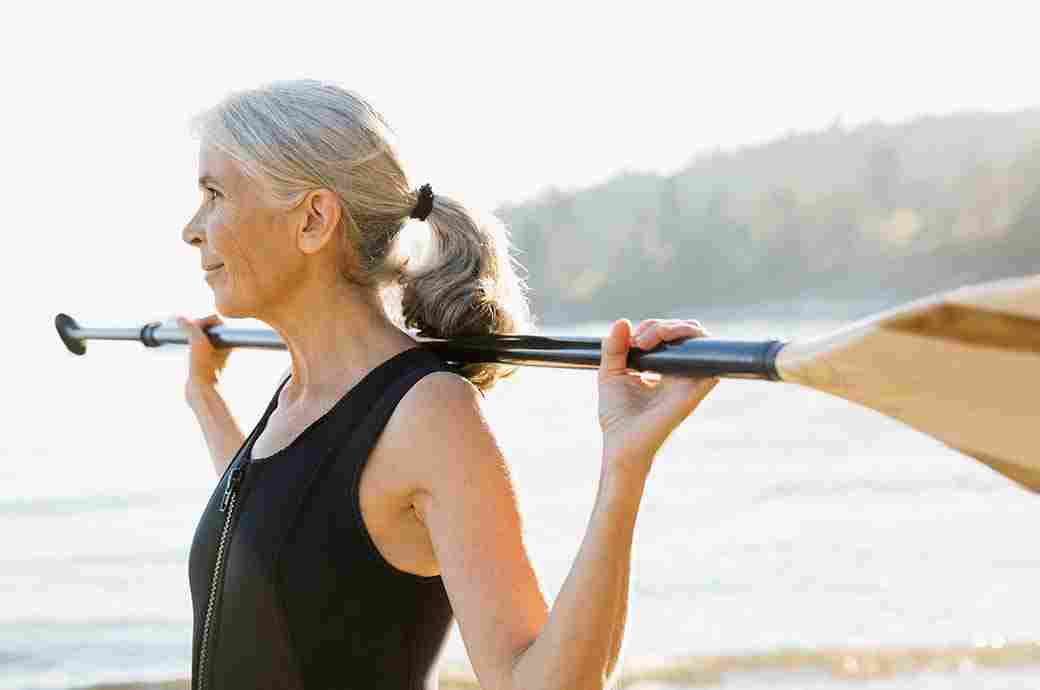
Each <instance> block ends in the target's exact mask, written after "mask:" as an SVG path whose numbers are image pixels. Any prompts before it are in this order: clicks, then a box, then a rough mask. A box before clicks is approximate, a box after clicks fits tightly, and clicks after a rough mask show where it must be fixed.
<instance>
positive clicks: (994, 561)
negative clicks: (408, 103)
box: [0, 319, 1040, 690]
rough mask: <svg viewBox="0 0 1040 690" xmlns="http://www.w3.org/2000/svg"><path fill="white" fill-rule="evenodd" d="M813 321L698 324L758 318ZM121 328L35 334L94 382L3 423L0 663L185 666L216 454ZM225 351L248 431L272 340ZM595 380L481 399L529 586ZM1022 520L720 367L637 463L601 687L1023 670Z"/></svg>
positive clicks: (1036, 660) (104, 669)
mask: <svg viewBox="0 0 1040 690" xmlns="http://www.w3.org/2000/svg"><path fill="white" fill-rule="evenodd" d="M834 326H835V322H834V321H820V320H817V321H809V320H802V321H797V322H795V321H778V320H776V319H772V320H745V321H731V322H721V323H715V322H713V323H711V324H710V327H711V329H712V331H713V332H715V333H725V334H726V335H727V336H729V337H763V338H764V337H774V336H779V335H783V336H787V337H791V336H793V335H797V334H812V333H817V332H823V331H826V330H827V329H830V328H833V327H834ZM601 329H602V325H601V324H589V325H585V326H575V327H574V328H573V329H567V330H569V331H570V332H575V331H577V332H580V333H584V334H590V335H591V334H597V333H600V332H601ZM131 354H132V356H129V355H128V354H127V350H126V349H125V348H120V346H119V345H118V344H116V345H114V346H112V347H110V348H103V347H97V348H95V351H93V352H92V354H91V355H90V357H91V358H93V359H92V361H91V362H90V363H89V364H90V366H86V363H84V362H83V361H80V360H73V361H68V360H63V359H61V358H55V360H56V364H55V366H54V371H53V372H52V373H54V375H55V378H56V380H60V381H64V382H66V383H68V382H73V384H74V385H73V387H72V390H74V391H87V390H89V391H93V393H92V395H91V396H90V398H89V399H87V398H83V399H80V398H78V397H77V394H75V393H66V394H65V396H64V399H58V398H55V399H54V400H53V401H52V402H51V403H49V404H50V405H51V408H52V409H51V413H52V415H53V416H56V417H58V418H61V419H67V420H69V422H68V428H67V429H66V432H65V433H63V434H62V435H53V434H50V435H48V434H46V433H44V432H41V433H40V434H39V435H37V436H36V437H35V438H37V439H39V440H36V441H34V442H33V444H32V445H27V446H21V447H19V446H10V445H9V446H7V447H5V448H4V449H3V452H4V453H5V454H7V455H8V456H9V457H7V458H6V462H5V463H4V464H3V466H2V469H0V496H4V498H0V519H2V520H3V524H4V525H5V531H6V534H5V537H6V539H7V541H8V542H9V543H8V548H7V549H5V552H4V553H3V554H0V591H2V592H4V593H5V594H4V601H3V606H0V651H2V652H3V653H2V654H0V687H4V688H12V690H64V689H66V688H88V687H89V688H95V689H97V688H112V689H113V690H114V689H115V688H120V689H122V690H128V689H129V688H156V689H158V688H164V689H166V690H172V689H173V688H181V687H186V685H185V680H184V679H185V677H186V676H187V673H188V671H189V669H190V667H191V657H190V653H191V649H190V645H191V606H190V597H189V593H188V588H187V552H188V546H189V545H190V541H191V537H192V533H193V530H194V527H195V523H196V522H197V520H198V517H199V514H200V511H201V510H202V508H203V507H204V506H205V503H206V501H207V499H208V497H209V493H210V492H211V491H212V490H213V482H214V479H213V477H212V467H211V466H210V461H209V457H208V454H207V451H206V448H205V444H204V441H203V439H202V438H201V435H200V434H199V432H198V428H197V425H196V423H195V420H194V418H193V417H192V416H191V413H190V410H188V409H187V407H186V406H184V404H183V401H182V399H181V397H180V395H181V376H182V374H183V363H184V362H183V354H184V353H183V352H182V351H173V352H172V353H164V352H146V353H140V352H137V351H136V350H135V351H134V352H132V353H131ZM239 355H241V356H239ZM235 357H236V360H235V364H234V365H233V366H232V367H229V369H228V373H227V377H226V380H225V382H224V383H223V385H224V386H225V388H226V392H225V395H226V398H227V399H228V403H229V406H230V407H231V409H232V410H234V412H235V415H236V417H237V418H238V419H239V420H240V423H241V424H242V426H243V428H244V430H247V431H248V429H249V428H251V427H252V424H254V423H255V422H256V420H257V418H258V415H259V414H260V412H261V411H262V409H263V408H264V407H265V406H266V404H267V402H268V401H269V399H270V395H271V394H272V392H273V390H274V386H275V385H276V382H277V377H278V375H279V373H280V372H281V371H282V370H283V369H284V367H285V364H286V362H285V360H284V358H283V357H282V356H280V355H275V354H271V353H262V352H260V353H257V352H250V353H247V352H241V353H236V355H235ZM112 371H119V372H120V375H119V376H118V377H115V378H113V377H112V374H111V372H112ZM139 385H147V386H149V388H150V389H151V392H150V394H149V396H150V399H151V402H150V404H149V405H148V406H147V407H143V406H141V405H140V391H139V389H138V386H139ZM163 391H166V394H165V395H164V394H163V393H162V392H163ZM131 392H136V394H133V395H131ZM86 403H89V404H86ZM595 405H596V401H595V375H594V373H591V372H584V371H553V370H541V369H525V370H522V371H521V372H520V373H519V374H518V375H517V376H516V377H515V380H512V381H506V382H503V383H502V384H500V387H499V388H496V389H495V390H494V391H492V392H491V394H489V396H488V399H487V404H486V408H487V414H488V418H489V421H490V423H491V424H492V426H493V428H494V429H495V432H496V435H497V437H498V439H499V442H500V444H501V446H502V448H503V451H504V453H505V454H506V457H507V458H508V459H509V461H510V463H511V469H512V471H513V478H514V481H515V484H516V488H517V495H518V499H519V502H520V506H521V510H522V515H523V520H524V523H523V524H524V533H525V543H526V545H527V547H528V549H529V552H530V554H531V560H532V564H533V565H534V567H535V570H536V572H537V574H538V577H539V582H540V583H541V586H542V589H543V591H544V592H545V594H546V596H547V598H549V599H550V600H551V598H552V597H554V596H555V595H556V593H557V592H558V591H559V589H560V587H561V586H562V583H563V581H564V579H565V578H566V576H567V573H568V571H569V568H570V565H571V563H572V561H573V558H574V556H575V554H576V553H577V551H578V548H579V546H580V543H581V539H582V536H583V534H584V529H585V527H586V525H587V520H588V517H589V514H590V511H591V508H592V503H593V499H594V497H595V487H596V481H597V479H598V476H599V428H598V424H597V420H596V415H595V410H596V406H595ZM157 440H158V441H157ZM143 450H147V452H142V451H143ZM14 455H17V457H19V458H21V459H28V461H27V462H13V461H12V457H10V456H14ZM1036 524H1040V501H1037V500H1036V497H1035V496H1033V495H1031V494H1028V493H1027V492H1025V491H1023V490H1021V489H1020V488H1018V487H1017V486H1015V485H1013V484H1011V483H1010V482H1009V481H1008V480H1007V479H1005V478H1004V477H1002V476H1000V475H998V474H996V473H994V472H992V471H991V470H990V469H988V468H986V467H984V466H982V465H981V464H980V463H977V462H975V461H973V460H971V459H969V458H966V457H965V456H963V455H960V454H959V453H957V452H955V451H953V450H951V449H949V448H947V447H945V446H943V445H942V444H940V443H938V442H937V441H935V440H934V439H931V438H929V437H926V436H923V435H921V434H918V433H916V432H914V431H913V430H910V429H908V428H906V427H904V426H902V425H900V424H898V423H896V422H894V421H892V420H890V419H888V418H885V417H883V416H881V415H879V414H877V413H874V412H871V411H869V410H863V409H861V408H857V407H855V406H853V405H851V404H849V403H846V402H844V401H842V400H839V399H836V398H833V397H830V396H827V395H824V394H822V393H814V392H812V391H806V390H803V389H799V388H796V387H792V386H787V385H783V384H771V383H764V382H754V381H724V382H723V383H722V384H720V385H719V386H718V387H717V388H716V390H715V391H714V392H713V393H712V395H711V396H710V397H709V399H708V400H706V401H705V403H704V404H703V405H702V407H701V409H699V410H698V411H697V413H696V414H695V415H694V417H692V418H691V419H690V420H688V421H687V422H685V423H684V424H683V425H681V426H680V427H679V428H678V429H677V430H676V432H675V433H674V434H673V436H672V437H671V438H670V439H669V441H668V442H667V443H666V444H665V446H664V447H663V448H662V450H661V452H660V454H659V456H658V458H657V459H656V460H655V465H654V468H653V470H652V472H651V476H650V479H649V480H648V482H647V486H646V490H645V493H644V498H643V504H642V508H641V510H640V515H639V519H638V523H637V525H636V536H635V540H634V544H633V553H632V559H633V560H632V576H631V581H630V595H629V616H628V621H627V626H626V636H625V642H624V649H623V657H622V666H621V671H620V675H619V683H618V685H617V687H619V688H620V687H624V688H639V690H655V689H656V690H664V689H665V688H669V689H672V690H674V689H680V690H681V689H683V688H688V689H689V688H698V687H723V688H726V689H727V690H732V689H733V688H744V689H753V688H766V687H791V688H799V689H800V690H804V689H805V688H819V689H821V690H838V689H840V688H851V687H869V688H870V690H881V689H884V690H898V689H902V688H914V689H915V690H917V689H919V688H929V687H936V688H940V687H941V688H949V687H964V688H976V687H1001V688H1011V689H1017V688H1022V689H1025V688H1033V687H1035V675H1036V673H1037V671H1038V669H1040V655H1038V653H1037V643H1038V641H1040V619H1037V617H1036V615H1035V608H1036V607H1035V601H1036V596H1035V582H1036V574H1037V573H1038V572H1040V551H1038V550H1036V549H1032V548H1029V547H1028V545H1031V542H1032V540H1031V535H1032V533H1033V532H1034V531H1035V530H1034V528H1035V525H1036ZM1024 545H1025V546H1024ZM12 595H13V596H12ZM441 670H442V683H441V687H444V688H449V687H459V688H463V687H474V685H473V679H472V675H471V672H469V671H468V662H467V656H466V650H465V647H464V645H463V643H462V639H461V635H460V632H459V630H458V629H457V627H455V628H453V630H452V633H451V635H450V637H449V639H448V641H447V643H446V646H445V649H444V653H443V660H442V666H441ZM467 673H470V675H467ZM452 674H454V675H452ZM467 682H468V683H469V685H466V683H467ZM343 687H349V680H348V679H344V685H343Z"/></svg>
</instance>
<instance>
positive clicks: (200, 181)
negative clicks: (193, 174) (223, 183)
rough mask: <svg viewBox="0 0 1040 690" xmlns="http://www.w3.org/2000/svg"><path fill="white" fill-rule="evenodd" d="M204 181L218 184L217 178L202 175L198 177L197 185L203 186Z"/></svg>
mask: <svg viewBox="0 0 1040 690" xmlns="http://www.w3.org/2000/svg"><path fill="white" fill-rule="evenodd" d="M206 183H210V184H216V185H219V184H220V183H219V182H217V180H216V179H215V178H212V177H210V176H209V175H203V176H202V177H200V178H199V186H200V187H203V186H205V185H206Z"/></svg>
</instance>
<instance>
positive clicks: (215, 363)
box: [177, 314, 245, 477]
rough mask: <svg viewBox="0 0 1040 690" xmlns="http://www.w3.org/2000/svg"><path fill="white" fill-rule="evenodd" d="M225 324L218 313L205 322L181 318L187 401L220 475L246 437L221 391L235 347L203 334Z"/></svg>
mask: <svg viewBox="0 0 1040 690" xmlns="http://www.w3.org/2000/svg"><path fill="white" fill-rule="evenodd" d="M220 323H222V322H221V320H220V317H219V316H218V315H216V314H210V315H209V316H207V317H206V318H204V319H198V320H194V321H193V320H189V319H186V318H184V317H183V316H178V317H177V325H178V326H180V327H181V328H182V329H183V330H185V331H187V332H188V340H189V346H190V348H191V349H190V352H189V356H188V380H187V382H186V383H185V384H184V399H185V400H186V401H187V403H188V406H189V407H191V409H192V411H193V412H194V413H195V416H196V418H198V420H199V426H201V427H202V434H203V436H205V437H206V445H207V446H209V454H210V458H211V459H212V460H213V469H214V470H216V472H217V476H218V477H219V476H221V475H222V474H224V470H225V469H226V468H227V466H228V463H229V462H231V459H232V458H234V457H235V453H237V452H238V449H239V448H240V447H241V446H242V442H243V441H244V440H245V436H244V435H243V434H242V430H241V429H239V428H238V423H237V422H236V421H235V418H234V417H232V416H231V411H230V410H229V409H228V406H227V403H225V402H224V398H223V397H221V395H220V393H218V392H217V376H218V374H220V372H221V370H222V369H223V368H224V366H225V365H226V364H227V360H228V356H229V355H230V354H231V348H218V347H213V344H212V343H211V342H210V341H209V338H208V337H207V336H206V334H205V333H204V332H203V331H204V329H206V328H208V327H209V326H215V325H218V324H220Z"/></svg>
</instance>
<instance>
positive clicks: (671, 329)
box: [660, 321, 708, 341]
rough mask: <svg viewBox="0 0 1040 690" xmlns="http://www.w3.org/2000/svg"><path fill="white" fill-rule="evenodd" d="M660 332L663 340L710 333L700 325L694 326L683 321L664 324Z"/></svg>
mask: <svg viewBox="0 0 1040 690" xmlns="http://www.w3.org/2000/svg"><path fill="white" fill-rule="evenodd" d="M660 333H661V339H662V340H669V341H670V340H679V339H683V338H703V337H705V336H706V335H708V332H707V331H706V330H704V329H703V328H701V327H700V326H694V325H693V324H690V323H685V322H682V321H680V322H678V323H673V324H668V325H666V326H663V327H662V328H661V332H660Z"/></svg>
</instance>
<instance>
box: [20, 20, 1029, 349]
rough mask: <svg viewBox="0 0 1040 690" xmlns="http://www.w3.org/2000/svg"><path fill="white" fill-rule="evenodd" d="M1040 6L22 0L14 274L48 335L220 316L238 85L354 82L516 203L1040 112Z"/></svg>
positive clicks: (425, 142)
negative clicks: (214, 247)
mask: <svg viewBox="0 0 1040 690" xmlns="http://www.w3.org/2000/svg"><path fill="white" fill-rule="evenodd" d="M1030 6H1031V3H1028V2H1013V3H1012V2H1007V3H1001V2H986V3H975V2H955V3H950V2H907V1H906V0H902V1H900V2H879V1H871V2H863V1H860V2H833V1H831V2H811V3H810V2H793V1H788V2H783V3H776V2H759V3H749V2H724V3H720V2H714V3H700V2H653V1H650V0H644V1H643V2H638V3H633V2H624V3H614V2H605V1H604V0H600V1H599V2H566V1H564V0H555V1H554V2H535V1H528V2H513V3H501V2H488V1H486V0H485V1H484V2H479V3H478V2H472V3H462V2H456V3H452V2H445V1H438V2H426V3H409V2H403V1H399V2H393V3H382V2H370V3H361V2H346V1H340V2H334V3H327V4H320V5H319V4H309V3H305V2H291V3H290V2H282V3H278V4H274V3H264V2H256V1H253V2H243V3H231V2H223V1H221V2H214V1H212V0H209V1H207V2H200V3H196V2H173V3H151V2H143V3H129V2H127V3H115V2H111V3H60V4H51V3H46V2H32V3H18V4H16V5H14V6H12V7H13V8H14V9H11V8H9V9H8V10H7V11H6V13H7V16H6V19H5V30H4V33H5V34H6V35H5V36H4V37H3V40H2V41H0V59H2V64H4V65H5V67H6V72H7V74H5V75H4V85H5V87H6V93H7V96H6V97H5V98H4V101H5V103H6V106H5V107H4V108H3V111H2V112H3V115H2V117H3V123H4V131H5V133H6V135H7V136H6V137H5V147H4V149H5V159H6V161H7V163H8V165H6V166H4V168H5V172H6V175H7V176H8V179H9V181H8V184H7V185H6V189H7V190H8V193H7V194H5V199H6V201H7V204H6V210H7V212H8V214H9V215H10V214H11V213H12V212H13V216H14V217H13V218H10V217H9V221H10V223H9V224H8V227H7V233H8V237H9V239H8V241H7V243H6V245H5V246H6V247H7V248H8V250H7V252H5V255H6V257H5V258H6V260H5V261H3V262H2V264H3V265H2V266H0V269H2V270H0V275H2V277H0V280H2V281H3V288H4V292H5V296H6V297H7V298H8V300H9V301H8V304H10V305H11V306H12V307H13V318H15V319H21V318H29V319H32V320H33V322H34V323H35V322H38V323H44V322H46V323H47V327H46V329H44V330H45V331H46V330H47V329H51V330H49V332H47V333H46V334H45V335H41V338H43V339H44V340H43V341H41V342H46V343H48V344H49V345H53V344H55V343H56V337H55V336H54V335H53V330H52V327H51V326H50V325H49V323H50V320H51V319H53V315H54V313H56V312H58V311H66V312H68V313H70V314H72V315H73V316H76V317H77V318H79V319H80V320H81V322H86V321H87V320H90V319H106V320H107V319H111V320H128V321H129V322H131V323H133V322H143V321H144V320H147V319H151V318H165V317H167V316H168V315H170V314H172V313H173V312H175V311H181V312H183V313H187V314H189V315H195V316H202V315H204V314H206V313H209V312H210V311H212V295H211V293H210V291H209V288H208V287H207V286H206V284H205V283H204V281H203V279H202V275H201V274H200V272H199V269H198V256H197V250H194V249H191V248H189V247H187V246H186V245H185V244H183V242H182V241H181V238H180V233H181V229H182V227H183V225H184V223H185V222H186V221H187V220H188V218H189V217H190V216H191V214H192V213H193V212H194V210H195V208H196V205H197V204H198V202H199V199H200V197H199V192H198V191H197V190H196V187H195V178H196V176H197V175H196V173H197V158H196V156H197V145H196V143H195V142H194V141H192V140H191V139H190V138H189V136H188V133H187V120H188V118H189V117H190V116H191V115H192V114H194V113H195V112H197V111H198V110H200V109H202V108H204V107H206V106H208V105H210V104H212V103H213V102H215V101H216V100H218V99H219V98H220V97H221V96H223V95H224V94H225V93H226V92H227V91H228V90H231V89H236V88H242V87H247V86H252V85H257V84H260V83H263V82H265V81H269V80H272V79H281V78H296V77H311V78H321V79H328V80H334V81H337V82H339V83H341V84H343V85H345V86H347V87H349V88H352V89H355V90H357V91H359V92H360V93H362V94H363V95H365V96H366V97H367V98H368V99H370V100H371V101H372V102H373V103H374V104H375V105H376V107H377V108H378V109H380V110H381V111H382V112H383V113H384V115H385V116H386V117H387V118H388V120H389V121H390V124H391V125H392V126H393V127H394V128H395V129H396V130H397V132H398V134H399V139H400V143H401V148H402V152H403V154H404V155H405V157H406V158H407V159H408V160H409V161H410V162H411V163H412V169H413V173H414V174H413V179H414V180H415V183H416V184H417V185H418V184H421V183H422V182H426V181H429V182H431V183H432V184H433V186H434V189H435V190H438V191H442V192H454V193H457V194H459V195H460V196H462V197H464V198H466V199H468V200H470V201H472V202H474V203H477V204H481V205H485V206H494V205H496V204H498V203H500V202H502V201H506V200H520V199H524V198H527V197H530V196H531V195H533V194H535V193H536V192H537V191H538V190H540V189H542V188H544V187H545V186H547V185H551V184H552V185H559V186H563V187H576V186H586V185H590V184H593V183H595V182H597V181H600V180H603V179H604V178H606V177H608V176H610V175H612V174H614V173H616V172H618V171H619V170H621V169H625V168H629V169H641V170H658V171H670V170H673V169H675V168H677V167H679V166H681V165H682V164H683V163H684V162H686V161H687V160H688V159H689V158H690V157H691V156H692V155H694V154H695V153H697V152H698V151H703V150H706V149H712V148H715V147H722V148H727V149H728V148H734V147H738V146H743V145H748V144H752V143H756V142H761V141H764V140H768V139H770V138H773V137H776V136H778V135H782V134H784V133H786V132H789V131H791V130H807V129H817V128H822V127H826V126H827V125H829V124H830V123H831V122H833V121H834V120H835V118H838V117H840V118H841V119H842V121H843V122H844V123H845V124H846V125H854V124H858V123H861V122H864V121H868V120H871V119H874V118H880V119H882V120H885V121H898V120H903V119H907V118H910V117H913V116H916V115H920V114H925V113H948V112H951V111H954V110H958V109H989V110H1011V109H1017V108H1022V107H1028V106H1033V105H1036V104H1037V102H1038V100H1040V96H1037V93H1038V92H1037V88H1036V82H1037V78H1036V74H1035V71H1036V59H1035V58H1036V55H1035V32H1036V26H1037V24H1036V21H1035V19H1036V17H1035V16H1033V13H1034V11H1033V10H1029V9H1023V8H1027V7H1030ZM116 7H118V8H119V9H115V8H116ZM12 183H13V184H12ZM12 240H13V241H12ZM11 311H12V309H9V310H8V316H9V318H10V317H12V314H11ZM41 328H42V327H41ZM34 332H36V331H35V329H34ZM40 332H41V333H42V331H40ZM52 341H53V342H52ZM8 344H9V343H8ZM46 352H47V353H48V354H50V355H53V354H55V351H53V350H51V349H48V350H47V351H46Z"/></svg>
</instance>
